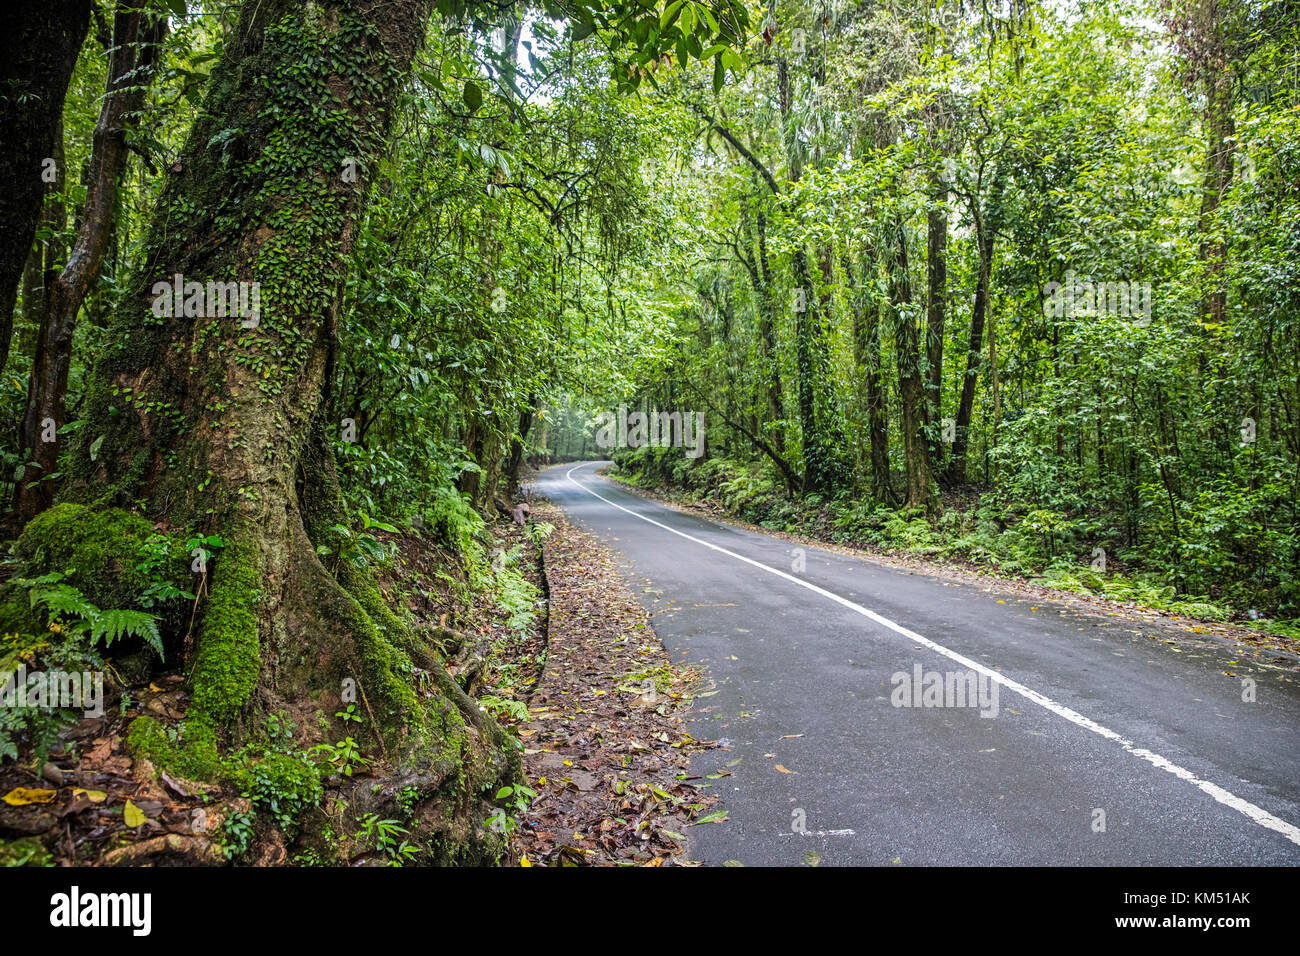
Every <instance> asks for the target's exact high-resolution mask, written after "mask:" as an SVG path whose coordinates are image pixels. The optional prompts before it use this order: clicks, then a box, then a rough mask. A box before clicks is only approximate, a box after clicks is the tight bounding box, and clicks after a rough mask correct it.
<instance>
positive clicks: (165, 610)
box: [0, 502, 194, 631]
mask: <svg viewBox="0 0 1300 956" xmlns="http://www.w3.org/2000/svg"><path fill="white" fill-rule="evenodd" d="M14 552H15V554H16V555H17V556H18V557H19V558H20V559H21V560H22V562H23V571H22V576H23V577H36V576H39V575H42V574H47V573H49V572H51V571H55V572H59V573H62V574H66V575H67V577H66V581H67V583H69V584H71V585H72V586H74V587H76V588H77V589H78V590H80V591H81V593H82V594H84V595H85V596H86V599H87V600H88V601H90V603H92V604H94V605H95V606H96V607H98V608H101V609H103V610H109V609H134V610H148V611H149V612H150V613H153V614H158V615H160V617H161V619H162V620H161V622H160V625H161V627H162V629H163V630H164V631H167V630H169V629H170V630H173V631H175V630H177V629H179V628H181V627H183V626H184V623H185V621H186V620H187V617H188V608H187V607H186V606H185V602H184V601H179V600H173V601H169V602H167V603H165V604H156V603H154V602H150V601H147V600H144V597H145V595H146V593H147V592H148V591H149V590H150V589H151V588H153V587H155V586H157V585H160V584H164V583H167V584H170V585H171V586H173V587H175V588H177V589H178V590H181V591H187V590H190V589H191V588H193V586H194V575H193V573H192V572H191V571H190V570H189V562H188V555H187V554H186V551H185V541H184V538H183V537H182V536H181V535H179V534H167V533H165V532H162V531H158V530H156V529H155V528H154V526H153V524H152V523H150V522H149V520H148V519H146V518H143V517H141V516H140V515H137V514H132V513H131V512H129V511H124V510H122V509H120V508H107V509H96V508H91V507H89V506H86V505H80V504H74V503H72V502H64V503H62V504H57V505H55V506H54V507H52V508H49V509H47V510H45V511H43V512H41V513H40V514H39V515H37V516H36V517H35V518H33V519H32V520H31V521H29V522H28V523H27V526H26V527H25V528H24V529H23V533H22V534H21V535H20V536H19V538H18V541H17V543H16V544H15V546H14ZM6 591H8V592H9V593H5V594H3V595H0V626H4V622H6V621H8V620H10V619H14V618H15V615H18V605H19V604H20V603H22V602H23V601H24V600H25V597H24V596H23V595H22V593H21V592H19V593H18V594H14V593H13V592H12V591H11V590H10V589H6ZM146 605H151V606H148V607H147V606H146ZM19 617H21V615H19ZM29 617H30V614H29Z"/></svg>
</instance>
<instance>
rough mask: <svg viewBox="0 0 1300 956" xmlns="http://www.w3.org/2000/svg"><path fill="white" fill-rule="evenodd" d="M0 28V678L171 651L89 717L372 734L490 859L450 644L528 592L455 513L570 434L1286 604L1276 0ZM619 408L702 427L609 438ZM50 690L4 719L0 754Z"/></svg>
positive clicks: (1113, 576) (788, 497) (1041, 573)
mask: <svg viewBox="0 0 1300 956" xmlns="http://www.w3.org/2000/svg"><path fill="white" fill-rule="evenodd" d="M13 13H14V14H16V16H15V17H11V29H10V31H9V32H8V33H7V35H6V36H5V37H4V38H3V39H0V46H3V48H4V49H3V54H4V55H3V57H0V106H2V108H3V109H2V115H0V130H2V131H3V135H0V175H2V176H3V178H4V181H5V182H6V183H7V184H8V185H9V187H10V188H9V189H8V190H7V191H6V193H5V194H4V195H3V197H0V223H3V236H2V237H0V365H2V366H3V375H2V376H0V406H2V410H0V418H3V420H4V421H7V422H9V423H10V424H9V427H7V428H4V429H0V456H2V457H3V465H4V468H3V472H2V473H0V482H2V483H0V493H2V494H4V495H5V496H6V499H7V501H8V506H9V510H8V512H7V518H6V527H5V531H6V534H5V537H6V548H7V550H8V558H7V561H6V563H5V565H4V567H3V579H4V583H3V586H2V588H0V631H2V632H3V641H4V643H3V645H0V670H3V671H4V672H5V673H9V672H10V671H12V670H13V669H14V668H15V667H17V666H18V665H19V663H23V664H24V665H30V666H33V667H34V666H37V665H44V666H46V667H62V668H64V669H66V670H74V671H80V670H97V669H101V668H102V667H104V666H109V667H110V673H111V675H112V680H113V681H114V682H116V683H117V684H119V685H120V686H121V687H123V688H126V687H130V686H133V685H137V684H140V683H142V682H143V683H144V684H149V683H150V682H151V681H155V682H156V681H159V680H161V679H162V675H167V674H172V675H178V678H179V679H183V683H184V686H185V688H186V693H187V695H188V697H187V701H188V705H187V711H186V713H185V716H184V720H183V721H181V722H179V723H177V722H171V723H168V722H167V721H165V720H161V719H155V718H156V717H158V716H159V715H153V716H149V715H142V716H137V717H135V719H134V720H133V721H132V722H131V723H130V726H129V731H124V732H129V737H130V747H131V750H132V752H134V753H139V754H145V755H148V757H149V758H150V759H151V760H152V761H153V763H154V764H156V765H157V766H158V767H159V768H161V769H163V770H165V771H167V772H170V773H172V774H173V775H174V776H175V777H177V778H180V779H189V780H196V781H223V780H224V781H227V782H232V781H233V785H234V786H236V787H238V788H242V789H243V790H244V792H245V793H246V794H249V795H251V799H252V800H253V803H254V804H255V805H256V806H257V807H258V808H260V809H262V810H266V808H267V807H273V808H274V809H273V810H271V811H267V812H269V813H270V814H271V815H272V816H274V817H276V819H280V815H285V816H287V817H292V816H293V815H294V814H297V813H299V812H301V811H303V810H305V808H308V807H311V806H315V805H316V804H318V803H319V802H320V799H321V787H322V779H323V777H325V776H328V773H329V772H333V771H337V770H340V769H343V770H346V776H348V777H351V775H352V768H353V766H354V765H357V764H358V762H359V761H360V760H361V759H362V758H360V757H359V755H360V754H362V753H364V754H365V755H366V757H367V758H368V759H369V760H370V761H371V762H373V763H374V765H375V766H376V767H379V766H381V765H382V766H383V767H384V768H385V774H386V776H385V779H388V780H397V781H399V782H400V786H397V787H396V788H395V789H392V788H390V790H391V792H390V790H386V791H385V796H384V797H383V798H382V799H389V798H390V797H391V798H392V799H393V800H398V799H399V798H398V797H392V793H393V792H396V793H398V794H399V795H400V800H401V801H405V802H406V803H407V804H409V805H414V804H418V803H420V802H421V801H429V805H430V806H431V807H434V808H435V809H433V810H430V811H429V812H428V813H427V814H425V816H424V817H423V818H422V820H423V822H422V823H421V824H420V826H419V827H416V825H415V824H414V823H412V824H410V825H411V827H412V829H418V830H419V833H420V835H421V837H422V838H423V837H428V838H430V839H432V841H433V842H432V843H430V844H428V846H429V847H430V855H429V856H428V857H426V858H423V859H424V860H425V861H426V862H481V861H486V860H492V859H497V858H500V857H501V856H502V854H503V853H505V852H506V851H505V850H504V849H503V845H504V844H503V842H502V841H503V834H502V832H501V831H500V830H493V829H490V828H489V829H486V830H485V829H482V828H481V827H480V828H477V829H476V827H477V826H478V824H481V823H482V821H483V820H484V819H486V818H487V817H488V816H489V815H490V814H491V813H493V812H494V807H500V806H501V805H502V804H503V803H505V804H506V806H507V807H509V806H513V805H514V804H512V803H510V800H511V799H512V796H511V794H512V789H513V788H514V787H516V786H518V785H519V784H518V778H519V759H520V750H521V749H522V748H521V745H520V743H519V740H518V738H516V737H514V736H512V735H511V734H510V732H509V731H508V728H507V727H506V726H504V725H503V722H502V721H498V720H497V719H496V711H497V710H498V708H497V707H493V708H492V711H490V712H489V711H488V710H487V709H486V708H485V707H484V706H482V705H481V703H480V701H479V700H478V699H477V698H476V697H475V696H472V695H471V693H469V691H471V690H473V688H472V687H471V686H470V683H469V682H468V681H464V680H458V678H457V676H456V674H455V673H453V671H449V670H448V669H447V667H445V666H444V663H445V662H447V661H450V660H459V661H462V662H463V661H464V660H466V659H467V656H473V654H479V653H483V652H481V651H478V650H475V649H474V648H473V647H472V645H473V644H474V641H473V639H472V637H471V636H470V633H471V631H472V630H473V625H474V623H475V622H476V621H478V620H481V619H482V618H483V617H484V616H487V617H491V616H492V615H495V614H505V615H506V617H507V618H510V617H511V615H519V614H524V615H525V617H526V616H527V615H529V614H531V613H533V612H532V611H531V610H529V608H531V607H533V606H534V605H535V604H536V603H537V595H536V594H535V593H533V591H532V590H530V589H532V588H533V585H531V584H529V583H528V582H527V581H526V580H525V579H524V577H523V576H521V574H520V573H519V572H518V571H516V570H514V565H512V564H510V562H502V561H501V560H499V559H497V560H494V558H493V553H494V550H497V551H498V555H499V554H500V551H499V550H498V544H499V541H498V537H499V535H497V532H494V531H493V530H492V528H493V526H495V525H497V524H501V523H505V524H509V523H510V515H511V513H512V512H513V513H514V515H515V516H516V518H517V519H518V520H520V522H521V523H522V519H520V518H519V515H520V513H521V512H520V511H519V509H518V508H517V503H518V502H519V501H520V500H521V499H520V495H519V485H520V480H521V478H522V477H524V476H525V475H526V474H527V470H528V468H529V467H530V464H531V465H532V466H537V465H541V464H544V463H550V462H553V461H558V460H577V459H578V458H582V457H588V458H590V457H601V456H604V455H606V454H607V453H608V454H610V455H612V457H613V458H614V460H615V461H616V462H617V466H618V467H617V471H618V474H619V475H620V476H621V477H622V478H623V479H624V480H627V481H631V482H633V483H636V484H639V485H643V486H646V487H650V488H660V489H668V490H671V491H672V492H674V493H676V494H681V495H685V496H687V497H690V498H694V499H708V500H711V501H713V502H715V503H716V504H717V505H718V507H721V508H724V509H726V510H727V511H729V512H731V513H733V514H735V515H737V516H739V517H740V518H743V519H746V520H749V521H751V522H753V523H755V524H759V525H762V526H763V527H765V528H769V529H775V530H780V531H788V532H796V533H801V534H808V535H811V536H815V537H822V538H827V539H831V540H835V541H839V542H846V543H852V544H860V545H867V546H871V547H875V548H882V549H886V550H890V551H905V552H912V553H916V554H919V555H922V556H929V557H932V558H942V559H949V560H957V561H962V562H965V563H967V564H972V565H975V566H978V567H980V568H983V569H986V570H989V571H993V572H997V573H1000V574H1003V575H1011V576H1015V575H1021V576H1032V577H1034V578H1035V579H1037V580H1040V581H1046V582H1049V583H1051V584H1052V585H1054V586H1057V587H1061V588H1065V589H1073V590H1079V591H1088V592H1093V593H1099V594H1105V595H1108V596H1111V597H1115V598H1118V599H1121V600H1125V601H1137V602H1140V603H1144V604H1147V605H1148V606H1152V607H1161V608H1166V609H1169V610H1171V611H1174V612H1177V613H1179V614H1183V615H1188V616H1192V617H1198V618H1204V619H1210V620H1247V619H1248V620H1251V621H1253V622H1254V623H1255V624H1256V625H1257V626H1259V627H1261V628H1271V629H1273V630H1275V631H1277V632H1279V633H1282V634H1289V635H1291V636H1300V625H1297V624H1296V623H1295V620H1296V618H1297V617H1300V577H1298V575H1300V510H1298V509H1300V505H1298V502H1300V327H1298V324H1300V52H1298V51H1300V9H1297V7H1296V4H1294V3H1293V2H1291V0H1113V2H1111V0H1104V2H1095V3H1094V2H1087V3H1084V2H1077V3H1075V2H1059V3H1058V2H1042V0H997V2H989V3H980V4H972V3H966V2H964V0H885V2H876V0H864V2H860V3H849V2H844V0H828V2H803V0H794V2H787V0H772V2H771V3H754V2H750V3H746V2H743V0H699V2H697V0H668V2H662V0H630V2H608V0H554V2H551V0H546V2H541V3H511V2H504V3H478V2H474V0H436V2H435V0H349V2H344V0H260V2H251V0H246V2H238V0H15V9H14V11H13ZM620 406H624V413H626V412H627V410H628V409H630V410H631V411H632V412H633V413H635V412H637V411H640V412H641V413H643V414H648V415H650V416H651V417H657V416H658V414H659V413H661V412H662V413H666V414H668V415H676V416H677V421H678V422H680V421H682V420H687V421H694V420H697V419H698V421H700V423H701V427H700V429H698V432H699V434H698V435H697V437H699V438H700V439H701V441H703V442H704V444H703V445H702V446H701V448H700V453H699V454H690V455H684V454H682V450H681V448H678V447H655V446H654V445H652V444H650V443H648V442H646V441H644V440H643V441H640V442H638V441H635V440H633V441H624V442H623V444H624V446H625V447H620V448H617V449H612V448H607V447H606V446H608V444H609V443H608V442H599V441H598V437H599V429H600V427H601V425H602V423H607V422H608V421H609V420H610V418H611V417H614V416H616V415H617V414H618V410H619V409H620ZM679 444H680V442H679ZM636 445H639V446H640V447H627V446H636ZM527 507H528V505H527V504H525V505H524V511H523V512H522V513H523V514H525V515H526V513H527ZM532 533H533V534H534V535H536V534H538V533H539V532H537V529H536V528H535V527H534V530H533V532H532ZM407 536H416V537H420V538H422V539H426V540H428V541H429V542H431V544H432V545H433V546H436V547H437V548H438V549H439V550H438V551H437V553H438V555H439V556H440V560H441V561H442V562H443V563H442V565H440V566H439V567H437V568H434V567H430V568H429V569H428V580H426V581H424V582H415V583H413V582H412V581H410V580H406V581H402V580H400V578H401V573H402V572H401V567H402V565H403V564H404V563H405V557H406V555H405V552H403V551H401V550H399V541H401V540H404V539H405V537H407ZM528 546H530V542H529V541H528V540H526V541H524V544H523V545H519V546H517V547H516V548H515V549H514V551H512V552H510V556H511V561H516V562H517V563H520V564H522V563H526V562H524V560H523V559H522V558H519V555H520V554H524V553H527V551H528ZM439 574H441V575H442V577H443V578H444V579H445V580H444V582H443V583H444V584H445V585H446V586H448V587H451V589H452V590H453V591H454V592H455V594H456V595H457V598H456V600H455V601H454V602H452V603H449V604H448V605H447V608H448V609H449V610H448V612H447V613H442V612H438V613H432V614H430V615H429V617H428V619H427V620H422V619H417V618H415V617H412V615H411V614H410V613H408V611H407V609H406V608H405V606H404V605H401V606H399V605H400V602H395V601H394V600H393V597H392V596H393V593H394V592H395V590H396V591H401V590H402V589H403V588H406V589H408V590H417V589H420V588H425V587H426V586H427V585H428V581H431V580H432V579H434V578H436V577H438V575H439ZM395 577H396V578H398V579H399V580H398V581H397V583H396V584H395V583H394V578H395ZM453 604H454V606H453ZM498 650H499V648H498ZM487 653H490V651H488V652H487ZM106 661H107V664H106V663H105V662H106ZM453 670H454V669H453ZM489 670H491V665H490V666H489ZM497 676H498V677H499V676H500V669H499V668H498V670H497ZM349 681H351V682H352V683H351V685H349ZM155 686H156V685H155ZM357 686H359V687H360V688H361V690H362V697H358V696H357V695H356V694H355V693H353V694H352V695H351V696H350V697H349V687H352V688H355V687H357ZM494 686H496V687H498V693H497V697H498V699H503V698H504V697H505V696H506V695H505V693H504V692H501V691H500V690H499V687H500V682H498V683H497V684H495V685H494ZM363 698H364V699H363ZM125 700H126V699H125V698H124V702H123V705H122V706H123V708H124V709H123V713H125V712H126V711H125V708H126V706H127V705H126V703H125ZM500 709H501V710H502V712H503V713H507V714H508V713H509V712H510V707H509V705H508V704H501V705H500ZM320 714H324V715H325V716H324V717H323V718H320V719H318V716H317V715H320ZM329 714H334V715H335V717H334V719H330V718H329V716H328V715H329ZM506 723H508V721H507V722H506ZM354 724H355V726H353V725H354ZM66 726H67V724H66V722H63V723H61V722H60V721H59V720H57V719H55V718H51V717H48V716H42V715H41V714H40V713H37V712H32V711H22V710H0V760H6V759H7V760H10V761H13V760H15V759H17V758H19V756H20V750H21V751H22V753H23V754H26V753H27V752H28V750H30V749H33V748H34V750H35V752H36V753H37V754H38V755H40V759H41V760H43V759H44V756H45V755H47V754H49V753H50V752H59V748H60V746H61V745H60V742H59V736H58V735H59V733H60V732H61V731H63V730H65V729H66ZM286 726H288V727H296V728H297V729H296V730H293V729H290V730H287V731H286V730H285V727H286ZM268 728H269V729H268ZM340 737H341V738H343V739H342V740H340V739H339V738H340ZM354 737H355V739H354ZM286 741H287V742H286ZM335 741H339V742H338V743H337V744H336V743H335ZM309 745H311V746H314V747H316V750H315V751H314V753H315V757H314V758H313V759H307V758H304V757H302V756H301V754H302V753H304V752H305V748H306V747H308V746H309ZM321 747H325V748H326V751H321V750H320V748H321ZM322 753H323V754H324V757H322V756H321V754H322ZM325 758H328V759H325ZM521 790H522V788H521ZM515 796H517V794H515ZM375 799H376V800H380V799H381V798H378V797H376V798H375ZM362 809H363V810H365V811H367V812H369V811H371V810H373V811H374V812H375V813H379V814H383V813H388V812H390V811H391V807H386V806H381V805H380V804H379V803H375V804H374V805H373V806H371V805H366V806H364V807H363V808H362ZM393 812H395V811H393ZM358 819H363V817H361V816H358ZM373 819H374V818H372V820H371V826H372V828H373ZM467 821H469V822H468V823H467ZM282 822H283V821H282ZM353 826H354V828H355V826H356V823H355V821H354V822H353ZM508 829H509V828H505V830H507V831H508ZM386 845H388V846H389V848H390V849H391V845H390V844H386ZM319 852H322V853H323V852H325V851H323V850H321V851H319ZM392 855H394V854H390V856H392Z"/></svg>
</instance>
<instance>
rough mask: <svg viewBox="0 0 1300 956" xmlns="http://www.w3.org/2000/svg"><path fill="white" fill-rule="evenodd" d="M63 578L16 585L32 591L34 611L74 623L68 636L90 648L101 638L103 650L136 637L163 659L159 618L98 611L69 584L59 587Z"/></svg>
mask: <svg viewBox="0 0 1300 956" xmlns="http://www.w3.org/2000/svg"><path fill="white" fill-rule="evenodd" d="M62 578H63V575H61V574H46V575H42V576H41V577H39V578H33V579H30V580H19V582H18V583H19V584H22V585H24V586H26V587H29V588H31V592H30V600H31V606H32V607H33V608H37V607H41V608H44V609H45V610H46V611H48V612H49V614H50V615H51V616H52V617H53V616H63V617H67V618H72V619H73V623H71V624H70V625H69V626H68V633H70V634H73V635H77V636H82V635H85V636H88V637H89V638H90V642H91V643H92V644H93V643H95V642H96V641H99V640H100V639H101V638H102V639H103V641H104V646H105V647H108V646H110V645H111V644H112V643H113V642H114V641H116V640H118V639H120V638H122V637H139V638H142V639H143V640H144V641H145V642H146V643H147V644H148V645H149V646H150V647H152V648H153V649H154V650H155V651H157V652H158V656H159V657H162V656H163V643H162V635H161V634H160V633H159V632H158V618H156V617H155V616H154V615H152V614H147V613H146V612H144V611H130V610H122V609H110V610H107V611H101V610H100V609H99V608H98V607H96V606H95V605H93V604H91V603H90V601H88V600H87V599H86V596H85V595H84V594H82V593H81V591H80V590H79V589H77V588H75V587H73V586H72V585H71V584H62V583H59V581H60V580H61V579H62Z"/></svg>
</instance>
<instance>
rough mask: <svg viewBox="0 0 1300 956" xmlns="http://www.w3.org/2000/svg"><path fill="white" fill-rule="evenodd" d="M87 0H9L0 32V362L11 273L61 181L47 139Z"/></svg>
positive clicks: (14, 280) (12, 295) (86, 18)
mask: <svg viewBox="0 0 1300 956" xmlns="http://www.w3.org/2000/svg"><path fill="white" fill-rule="evenodd" d="M90 7H91V3H90V0H13V2H12V3H10V4H9V5H8V8H7V9H6V11H5V12H6V14H7V16H6V21H5V30H4V35H3V36H0V143H3V144H4V149H2V150H0V183H4V189H3V190H0V368H3V367H4V363H5V360H6V358H8V355H9V339H10V336H11V335H12V333H13V314H14V302H15V301H16V299H17V296H18V281H19V279H20V278H21V276H22V273H23V266H24V264H25V263H26V262H27V255H28V253H29V252H30V251H31V248H32V241H33V239H34V238H35V236H36V223H37V222H38V220H39V219H40V215H41V203H42V201H43V200H44V198H45V193H46V191H47V189H49V188H51V187H52V186H53V185H55V180H56V178H57V179H58V181H59V182H62V176H61V170H60V169H59V168H58V164H57V163H56V162H55V154H54V143H55V138H56V136H57V135H58V132H59V130H60V128H61V123H62V118H63V99H64V96H65V95H66V94H67V91H68V82H69V81H70V80H71V78H72V70H73V67H74V66H76V63H77V54H78V52H79V51H80V50H81V44H82V41H83V40H85V38H86V30H87V28H88V27H89V25H90Z"/></svg>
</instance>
